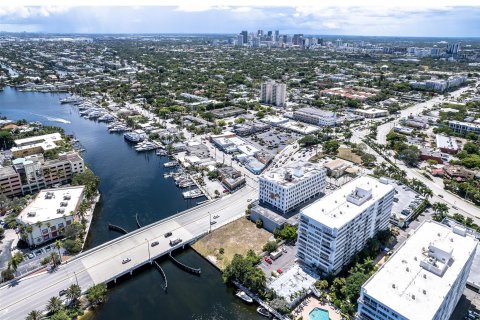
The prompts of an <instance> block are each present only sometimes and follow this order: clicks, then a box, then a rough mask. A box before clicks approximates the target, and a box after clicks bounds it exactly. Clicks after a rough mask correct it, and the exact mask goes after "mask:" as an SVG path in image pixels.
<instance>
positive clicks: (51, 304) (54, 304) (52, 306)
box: [46, 297, 63, 314]
mask: <svg viewBox="0 0 480 320" xmlns="http://www.w3.org/2000/svg"><path fill="white" fill-rule="evenodd" d="M62 308H63V305H62V300H60V298H59V297H51V298H50V300H48V304H47V307H46V310H47V311H48V313H51V314H54V313H56V312H58V311H60V310H62Z"/></svg>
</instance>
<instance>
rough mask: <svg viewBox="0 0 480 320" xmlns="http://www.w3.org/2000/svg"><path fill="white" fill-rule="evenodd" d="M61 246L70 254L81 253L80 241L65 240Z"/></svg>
mask: <svg viewBox="0 0 480 320" xmlns="http://www.w3.org/2000/svg"><path fill="white" fill-rule="evenodd" d="M63 245H64V247H65V250H67V251H68V252H69V253H71V254H77V253H79V252H80V251H82V241H81V240H80V239H76V240H71V239H67V240H65V242H64V244H63Z"/></svg>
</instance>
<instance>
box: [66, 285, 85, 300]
mask: <svg viewBox="0 0 480 320" xmlns="http://www.w3.org/2000/svg"><path fill="white" fill-rule="evenodd" d="M81 295H82V289H81V288H80V286H79V285H78V284H75V283H74V284H71V285H70V287H68V289H67V298H68V299H70V301H71V302H77V301H78V299H79V298H80V296H81Z"/></svg>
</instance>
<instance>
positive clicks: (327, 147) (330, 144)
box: [322, 140, 340, 154]
mask: <svg viewBox="0 0 480 320" xmlns="http://www.w3.org/2000/svg"><path fill="white" fill-rule="evenodd" d="M322 147H323V151H324V152H325V153H328V154H336V153H337V151H338V148H339V147H340V143H339V142H338V141H337V140H329V141H326V142H324V143H323V145H322Z"/></svg>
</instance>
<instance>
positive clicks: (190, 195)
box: [182, 189, 203, 199]
mask: <svg viewBox="0 0 480 320" xmlns="http://www.w3.org/2000/svg"><path fill="white" fill-rule="evenodd" d="M182 195H183V197H184V198H185V199H194V198H199V197H202V196H203V192H202V191H201V190H200V189H193V190H190V191H185V192H182Z"/></svg>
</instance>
